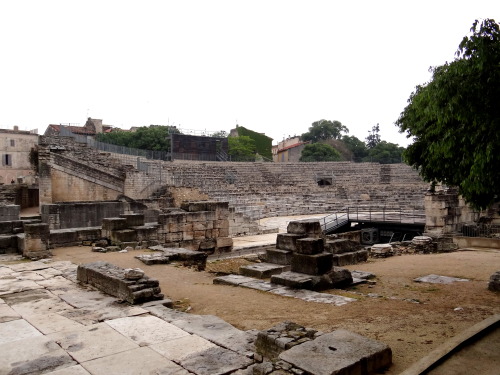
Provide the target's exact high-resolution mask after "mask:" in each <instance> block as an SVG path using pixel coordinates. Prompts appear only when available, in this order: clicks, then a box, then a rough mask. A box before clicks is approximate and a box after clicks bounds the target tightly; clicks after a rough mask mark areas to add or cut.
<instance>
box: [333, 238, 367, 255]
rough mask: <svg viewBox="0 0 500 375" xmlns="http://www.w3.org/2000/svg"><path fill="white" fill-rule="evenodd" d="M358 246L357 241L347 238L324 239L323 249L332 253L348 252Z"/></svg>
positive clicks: (356, 248)
mask: <svg viewBox="0 0 500 375" xmlns="http://www.w3.org/2000/svg"><path fill="white" fill-rule="evenodd" d="M359 248H360V245H359V243H356V242H355V241H350V240H348V239H337V240H326V241H325V251H327V252H329V253H332V254H343V253H349V252H352V251H354V250H358V249H359Z"/></svg>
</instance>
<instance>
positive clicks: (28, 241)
mask: <svg viewBox="0 0 500 375" xmlns="http://www.w3.org/2000/svg"><path fill="white" fill-rule="evenodd" d="M49 242H50V230H49V224H42V223H40V224H26V225H25V226H24V246H23V256H25V257H27V258H31V259H39V258H45V257H47V256H49V255H50V251H49Z"/></svg>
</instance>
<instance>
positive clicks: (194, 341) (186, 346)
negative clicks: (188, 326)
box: [151, 335, 216, 362]
mask: <svg viewBox="0 0 500 375" xmlns="http://www.w3.org/2000/svg"><path fill="white" fill-rule="evenodd" d="M214 347H216V345H215V344H213V343H211V342H210V341H208V340H205V339H204V338H203V337H200V336H198V335H187V336H183V337H179V338H177V339H173V340H169V341H165V342H162V343H159V344H154V345H151V349H153V350H154V351H156V352H158V353H160V354H161V355H162V356H164V357H165V358H167V359H170V360H172V361H174V360H175V361H176V362H178V361H182V360H183V359H185V358H187V357H190V356H193V355H196V354H198V353H200V352H203V351H205V350H207V349H210V348H214Z"/></svg>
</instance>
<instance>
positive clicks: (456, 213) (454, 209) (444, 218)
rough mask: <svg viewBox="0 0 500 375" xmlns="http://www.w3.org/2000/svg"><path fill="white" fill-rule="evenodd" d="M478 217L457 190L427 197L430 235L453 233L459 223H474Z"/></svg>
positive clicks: (426, 214) (426, 207)
mask: <svg viewBox="0 0 500 375" xmlns="http://www.w3.org/2000/svg"><path fill="white" fill-rule="evenodd" d="M477 218H478V215H477V213H475V212H474V210H473V209H472V208H470V206H468V205H467V204H466V203H465V201H464V199H463V198H462V197H461V196H460V195H459V194H458V192H457V191H456V190H455V189H449V190H440V191H437V192H428V193H427V194H426V195H425V231H426V232H428V233H430V234H441V233H453V232H456V231H457V229H458V224H459V223H467V222H469V223H470V222H474V221H475V220H477Z"/></svg>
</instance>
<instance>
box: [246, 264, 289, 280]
mask: <svg viewBox="0 0 500 375" xmlns="http://www.w3.org/2000/svg"><path fill="white" fill-rule="evenodd" d="M289 270H290V266H289V265H280V264H273V263H254V264H249V265H246V266H241V267H240V274H242V275H243V276H248V277H255V278H257V279H268V278H270V277H271V276H273V275H277V274H280V273H282V272H285V271H289Z"/></svg>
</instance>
